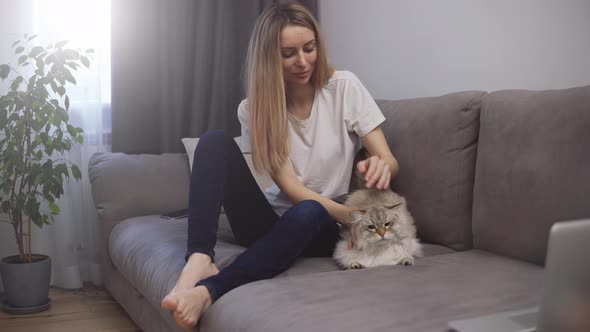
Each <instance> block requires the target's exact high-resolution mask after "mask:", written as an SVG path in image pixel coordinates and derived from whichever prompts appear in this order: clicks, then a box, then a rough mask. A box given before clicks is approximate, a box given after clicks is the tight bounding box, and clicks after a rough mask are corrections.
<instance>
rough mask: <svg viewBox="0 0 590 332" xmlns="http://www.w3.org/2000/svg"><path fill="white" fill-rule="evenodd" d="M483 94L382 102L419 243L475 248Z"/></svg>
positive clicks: (397, 184)
mask: <svg viewBox="0 0 590 332" xmlns="http://www.w3.org/2000/svg"><path fill="white" fill-rule="evenodd" d="M484 94H485V92H483V91H465V92H458V93H452V94H448V95H444V96H440V97H429V98H418V99H408V100H398V101H383V100H378V101H377V102H378V105H379V107H380V108H381V111H382V112H383V114H384V115H385V117H386V118H387V120H386V121H385V123H384V124H383V125H382V129H383V132H384V134H385V137H386V139H387V142H388V143H389V146H390V148H391V150H392V152H393V154H394V156H395V157H396V159H397V160H398V163H399V166H400V172H399V174H398V176H397V177H396V178H395V179H394V181H393V182H392V188H393V190H394V191H396V192H397V193H399V194H401V195H403V196H404V197H405V198H406V200H407V202H408V208H409V210H410V212H411V213H412V215H413V217H414V219H415V222H416V227H417V229H418V234H419V236H420V239H421V240H422V241H425V242H429V243H435V244H440V245H444V246H447V247H449V248H452V249H455V250H466V249H470V248H471V247H472V239H471V205H472V195H473V178H474V173H475V158H476V153H477V135H478V129H479V108H480V100H481V97H482V96H483V95H484Z"/></svg>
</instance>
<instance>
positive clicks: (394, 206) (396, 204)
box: [385, 202, 404, 210]
mask: <svg viewBox="0 0 590 332" xmlns="http://www.w3.org/2000/svg"><path fill="white" fill-rule="evenodd" d="M402 204H404V202H397V203H393V204H391V205H385V208H386V209H389V210H391V209H394V208H396V207H398V206H400V205H402Z"/></svg>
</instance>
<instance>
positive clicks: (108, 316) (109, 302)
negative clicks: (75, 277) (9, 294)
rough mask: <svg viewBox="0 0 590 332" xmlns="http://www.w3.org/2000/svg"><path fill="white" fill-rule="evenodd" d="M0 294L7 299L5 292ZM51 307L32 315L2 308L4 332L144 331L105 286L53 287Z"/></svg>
mask: <svg viewBox="0 0 590 332" xmlns="http://www.w3.org/2000/svg"><path fill="white" fill-rule="evenodd" d="M0 298H2V299H4V297H3V296H0ZM49 298H51V307H50V308H49V310H46V311H43V312H40V313H37V314H32V315H9V314H7V313H5V312H3V311H0V331H2V332H5V331H6V332H29V331H30V332H58V331H59V332H97V331H101V332H132V331H140V330H139V328H138V327H137V326H136V325H135V324H134V323H133V321H132V320H131V318H129V316H127V313H125V311H124V310H123V308H121V307H120V306H119V304H118V303H117V302H116V301H115V300H114V299H113V298H112V297H111V296H110V295H109V294H108V293H107V292H106V291H105V290H104V289H102V288H97V287H94V286H92V285H84V288H83V289H80V290H64V289H60V288H53V287H52V288H50V290H49Z"/></svg>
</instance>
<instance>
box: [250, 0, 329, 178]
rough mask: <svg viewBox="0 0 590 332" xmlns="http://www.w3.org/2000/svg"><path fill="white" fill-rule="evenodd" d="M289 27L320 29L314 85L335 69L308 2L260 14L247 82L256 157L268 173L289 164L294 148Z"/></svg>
mask: <svg viewBox="0 0 590 332" xmlns="http://www.w3.org/2000/svg"><path fill="white" fill-rule="evenodd" d="M287 25H297V26H302V27H306V28H308V29H310V30H312V31H313V32H314V35H315V40H316V50H317V60H316V65H315V69H314V72H313V74H312V76H311V78H310V82H311V84H312V85H313V86H314V87H315V88H316V89H317V88H320V87H323V86H324V85H325V84H326V82H327V81H328V79H329V78H330V76H331V75H332V73H333V72H334V69H333V68H332V67H331V66H330V64H329V62H328V57H327V55H326V46H325V43H324V39H323V37H322V36H321V34H320V30H319V27H318V23H317V22H316V20H315V19H314V17H313V15H312V14H311V13H310V12H309V10H307V8H305V7H304V6H303V5H301V4H299V3H297V2H290V3H287V4H279V3H275V4H273V5H272V6H270V7H269V8H268V9H266V10H265V11H264V12H263V13H262V14H261V15H260V17H258V20H257V21H256V24H255V26H254V30H253V31H252V35H251V36H250V44H249V46H248V55H247V58H246V72H245V74H246V75H245V76H246V80H245V81H246V94H247V98H248V104H249V111H250V143H251V146H252V160H253V161H254V167H255V169H256V170H257V171H258V172H262V173H265V174H272V173H273V171H275V170H277V169H278V168H279V167H280V166H281V165H283V163H284V162H285V161H286V160H287V158H288V157H289V151H290V147H289V137H288V130H287V128H288V127H287V121H288V120H287V102H286V96H285V83H284V80H283V67H282V58H281V48H280V36H281V31H282V30H283V29H284V28H285V27H286V26H287Z"/></svg>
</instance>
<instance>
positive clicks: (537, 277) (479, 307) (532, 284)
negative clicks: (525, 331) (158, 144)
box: [200, 250, 543, 332]
mask: <svg viewBox="0 0 590 332" xmlns="http://www.w3.org/2000/svg"><path fill="white" fill-rule="evenodd" d="M542 274H543V269H542V268H541V267H539V266H537V265H534V264H530V263H526V262H521V261H517V260H511V259H507V258H504V257H501V256H497V255H494V254H491V253H487V252H484V251H479V250H469V251H465V252H456V253H452V254H446V255H436V256H430V257H425V258H422V259H420V260H418V261H417V263H416V265H415V266H412V267H405V266H381V267H376V268H371V269H365V270H349V271H332V272H326V273H315V274H306V275H296V276H290V277H284V278H275V279H272V280H265V281H258V282H254V283H250V284H247V285H244V286H242V287H239V288H236V289H234V290H232V291H230V292H229V293H227V294H225V295H224V296H222V297H221V298H220V299H219V300H217V301H216V302H215V303H214V304H213V306H212V307H211V308H210V309H209V310H208V311H207V313H206V314H205V315H204V316H203V318H202V320H201V323H200V324H201V326H200V331H202V332H208V331H238V330H239V331H256V332H262V331H284V332H287V331H391V332H395V331H400V332H402V331H403V332H413V331H415V332H428V331H437V332H440V331H446V330H447V322H448V321H450V320H455V319H465V318H470V317H474V316H479V315H483V314H488V313H492V312H497V311H503V310H515V309H520V308H526V307H531V306H535V305H538V303H539V301H540V290H541V286H542ZM229 317H231V319H229Z"/></svg>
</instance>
